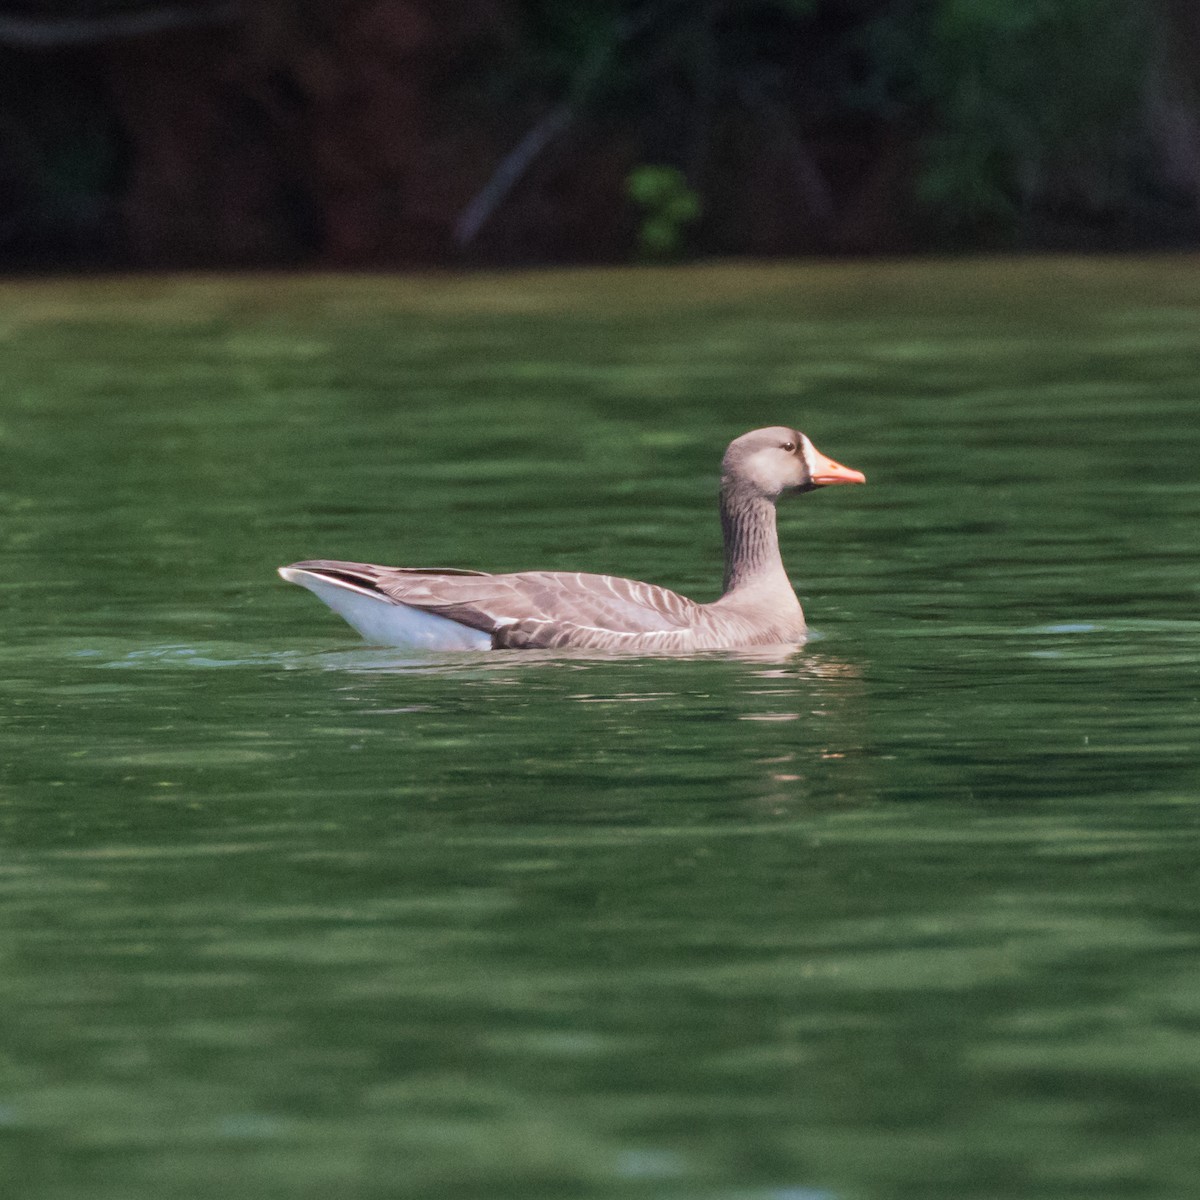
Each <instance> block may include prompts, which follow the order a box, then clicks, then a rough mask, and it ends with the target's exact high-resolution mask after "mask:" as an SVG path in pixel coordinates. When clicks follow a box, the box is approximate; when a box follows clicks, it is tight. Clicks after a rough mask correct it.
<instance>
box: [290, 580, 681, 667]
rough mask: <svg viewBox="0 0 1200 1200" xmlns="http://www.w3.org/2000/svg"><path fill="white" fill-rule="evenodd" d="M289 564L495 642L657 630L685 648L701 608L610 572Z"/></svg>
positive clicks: (668, 642) (668, 645) (666, 644)
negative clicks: (495, 571) (494, 571)
mask: <svg viewBox="0 0 1200 1200" xmlns="http://www.w3.org/2000/svg"><path fill="white" fill-rule="evenodd" d="M294 565H295V568H296V569H299V570H306V571H311V572H314V573H318V574H321V575H324V576H325V577H326V578H328V579H330V580H333V581H335V582H339V583H341V584H343V585H345V586H348V587H352V588H355V589H356V590H359V591H363V592H374V593H376V594H377V595H380V596H385V597H387V598H388V599H389V600H392V601H394V602H395V603H397V604H406V605H408V606H410V607H412V608H417V609H421V610H423V611H425V612H430V613H435V614H437V615H438V616H441V617H445V618H447V619H449V620H451V621H457V622H459V623H460V624H462V625H466V626H468V627H469V628H471V629H478V630H481V631H483V632H485V633H488V634H490V635H491V636H492V638H493V644H494V645H496V646H497V647H503V646H507V647H513V648H516V647H518V646H521V647H533V646H548V647H557V646H587V647H593V648H612V649H616V648H619V647H620V646H621V644H622V642H623V641H625V640H627V639H628V638H629V637H630V636H631V635H638V634H662V635H663V645H662V648H663V650H669V649H673V648H674V649H683V648H685V647H684V643H686V642H687V641H688V639H689V638H690V636H691V634H690V630H689V627H690V625H691V624H692V623H694V621H695V618H696V615H697V610H698V609H699V608H700V606H699V605H698V604H696V603H695V601H692V600H689V599H687V598H686V597H684V596H680V595H679V594H678V593H677V592H672V591H669V590H668V589H667V588H662V587H656V586H655V585H654V584H649V583H641V582H639V581H637V580H633V579H621V578H618V577H616V576H612V575H591V574H585V573H581V572H565V571H561V572H560V571H522V572H520V573H517V574H510V575H491V574H488V573H487V572H484V571H461V570H456V569H454V568H428V569H427V568H418V567H381V566H376V565H375V564H373V563H351V562H338V561H333V560H324V559H322V560H316V561H311V562H302V563H296V564H294ZM673 634H674V635H677V636H674V637H673V636H671V635H673ZM654 640H655V642H657V640H658V639H657V638H655V639H654ZM676 642H679V643H680V644H679V645H678V646H676V645H675V643H676Z"/></svg>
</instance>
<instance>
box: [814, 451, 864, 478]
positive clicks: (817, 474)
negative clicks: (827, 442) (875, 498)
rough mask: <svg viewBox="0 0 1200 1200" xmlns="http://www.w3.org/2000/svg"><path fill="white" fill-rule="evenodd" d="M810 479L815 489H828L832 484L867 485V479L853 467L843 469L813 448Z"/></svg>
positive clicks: (840, 465)
mask: <svg viewBox="0 0 1200 1200" xmlns="http://www.w3.org/2000/svg"><path fill="white" fill-rule="evenodd" d="M808 477H809V479H810V480H811V481H812V485H813V487H828V486H829V485H830V484H831V483H866V482H867V477H866V476H865V475H864V474H863V473H862V472H861V471H856V470H854V469H853V468H852V467H843V466H842V464H841V463H836V462H834V461H833V459H832V458H826V457H825V455H823V454H822V453H821V452H820V450H818V449H816V447H814V448H813V451H812V465H811V466H810V468H809V472H808Z"/></svg>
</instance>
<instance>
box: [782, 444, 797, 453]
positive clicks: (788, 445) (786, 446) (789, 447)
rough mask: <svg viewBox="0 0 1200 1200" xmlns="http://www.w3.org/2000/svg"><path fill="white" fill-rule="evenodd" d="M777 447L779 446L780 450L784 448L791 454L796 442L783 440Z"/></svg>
mask: <svg viewBox="0 0 1200 1200" xmlns="http://www.w3.org/2000/svg"><path fill="white" fill-rule="evenodd" d="M779 448H780V450H786V451H787V452H788V453H789V454H791V453H793V452H794V451H795V449H796V443H795V442H784V443H783V445H782V446H780V447H779Z"/></svg>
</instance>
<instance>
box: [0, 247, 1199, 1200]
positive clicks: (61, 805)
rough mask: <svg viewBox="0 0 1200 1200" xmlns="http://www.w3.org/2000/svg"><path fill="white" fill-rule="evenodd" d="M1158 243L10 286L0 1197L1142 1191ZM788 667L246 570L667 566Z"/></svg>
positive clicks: (1164, 315)
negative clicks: (784, 585) (344, 601)
mask: <svg viewBox="0 0 1200 1200" xmlns="http://www.w3.org/2000/svg"><path fill="white" fill-rule="evenodd" d="M1197 279H1200V274H1198V273H1197V263H1196V262H1194V261H1168V260H1164V261H1162V262H1157V263H1154V262H1150V263H1139V262H1124V263H1120V262H1088V261H1074V262H1068V261H1056V260H1044V261H1039V262H1026V263H1015V264H1014V263H1008V264H1003V263H979V262H966V263H947V264H927V265H905V264H895V265H888V266H841V267H811V268H770V269H765V270H759V269H749V268H738V267H728V268H703V269H694V270H690V271H689V270H680V271H676V272H662V273H657V272H642V273H636V274H623V273H620V272H610V273H600V274H594V275H593V274H571V273H564V274H551V275H545V276H528V277H526V276H511V277H505V278H477V279H472V280H453V279H443V278H429V279H424V280H421V279H416V280H407V281H395V280H388V279H382V278H372V279H345V278H343V279H336V280H324V279H312V278H297V279H274V280H272V279H265V280H259V279H241V280H222V279H194V280H157V281H102V282H91V283H75V284H72V283H47V284H37V283H27V284H6V285H3V286H0V366H2V370H3V380H4V384H3V392H2V395H0V462H2V466H3V470H2V474H0V517H2V519H0V547H2V550H3V554H2V559H0V561H2V562H3V575H2V577H0V587H2V589H3V595H4V598H5V601H6V604H5V637H4V639H3V644H2V648H0V718H2V720H3V725H2V727H0V728H2V732H3V737H4V753H3V758H2V763H0V840H2V845H3V853H2V856H0V1012H2V1013H3V1018H2V1020H0V1177H3V1178H4V1179H5V1180H7V1181H8V1182H7V1184H6V1186H5V1189H4V1191H5V1195H11V1196H13V1197H14V1198H15V1197H20V1198H21V1200H50V1198H53V1200H68V1198H70V1200H76V1198H78V1200H159V1198H161V1197H172V1198H173V1200H199V1198H200V1197H205V1198H207V1197H211V1196H215V1195H226V1196H231V1197H242V1196H246V1197H251V1196H252V1197H256V1198H258V1197H266V1198H275V1197H279V1198H282V1197H288V1198H295V1197H302V1198H308V1197H312V1198H314V1200H315V1198H317V1197H320V1198H322V1200H324V1198H326V1197H339V1198H348V1200H358V1198H360V1197H363V1198H366V1197H370V1198H374V1197H380V1198H383V1197H396V1196H403V1197H414V1198H417V1200H423V1198H430V1200H432V1198H435V1197H436V1198H438V1200H475V1198H479V1200H490V1198H492V1197H533V1196H544V1197H555V1198H558V1197H562V1198H566V1197H576V1196H587V1197H596V1198H599V1200H607V1198H610V1197H647V1198H655V1200H658V1198H662V1200H709V1198H712V1200H876V1198H893V1197H894V1198H905V1200H908V1198H912V1200H926V1198H930V1197H946V1198H955V1200H977V1198H978V1200H1002V1198H1011V1197H1046V1198H1051V1197H1053V1198H1059V1197H1079V1198H1081V1200H1082V1198H1086V1200H1105V1198H1117V1197H1120V1198H1122V1200H1124V1198H1130V1200H1132V1198H1143V1197H1178V1196H1183V1195H1190V1194H1192V1193H1193V1192H1194V1189H1195V1181H1196V1179H1197V1178H1198V1177H1200V1136H1198V1132H1200V1128H1198V1117H1197V1113H1198V1112H1200V770H1198V757H1200V753H1198V746H1200V686H1198V685H1200V611H1198V608H1200V603H1198V602H1200V554H1198V550H1200V546H1198V542H1200V399H1198V393H1200V283H1198V282H1197ZM773 423H790V424H796V425H798V426H799V427H800V428H802V429H804V430H806V431H807V432H808V433H809V434H810V435H811V436H812V438H813V440H814V441H815V442H816V444H817V445H818V446H819V447H820V448H821V449H823V450H824V451H825V452H826V453H828V454H830V455H832V456H833V457H835V458H837V459H839V460H840V461H842V462H845V463H848V464H850V465H852V466H855V467H858V468H861V469H862V470H864V471H865V472H866V473H867V475H868V478H869V480H870V483H869V485H868V486H867V487H865V488H841V489H830V490H829V491H826V492H821V493H818V494H815V495H812V496H808V497H803V498H801V499H798V500H795V501H792V502H790V503H786V504H785V505H784V506H783V508H782V524H781V528H782V540H783V544H784V549H785V558H786V560H787V563H788V566H789V568H790V570H791V573H792V575H793V578H794V579H795V581H796V583H797V588H798V591H799V593H800V595H801V597H802V599H803V601H804V603H805V606H806V609H807V611H808V616H809V620H810V623H811V624H812V625H813V627H814V629H815V630H816V632H817V634H818V636H817V637H816V638H815V639H814V640H813V641H812V642H810V643H809V645H808V646H807V647H805V648H804V649H801V650H799V651H797V652H796V653H794V654H791V655H782V656H781V655H755V654H725V655H722V654H709V655H704V656H702V657H697V658H676V659H629V658H625V659H622V658H607V659H606V658H603V657H588V656H580V655H575V656H571V655H559V656H555V655H548V654H541V653H534V654H529V655H521V654H519V653H513V652H510V653H498V654H493V655H469V654H460V655H457V656H454V655H446V656H441V657H426V658H419V657H413V656H405V655H404V654H403V653H402V652H400V651H396V650H391V651H389V650H376V649H371V648H368V647H365V646H363V645H362V643H360V642H359V641H358V640H357V639H356V637H355V635H354V634H353V633H352V632H351V631H350V630H349V629H348V628H347V627H346V626H344V625H342V624H341V623H340V622H339V621H338V619H337V618H336V617H334V616H333V615H332V614H330V613H329V612H328V611H327V610H325V609H324V608H323V606H321V605H320V604H319V603H318V602H317V601H316V600H315V599H314V598H313V597H312V596H310V595H308V594H307V593H305V592H302V591H300V590H299V589H295V588H289V587H287V586H286V585H284V584H282V583H281V582H279V581H278V580H277V579H276V578H275V576H274V573H273V572H274V567H275V566H276V565H277V564H279V563H286V562H289V561H292V560H295V559H298V558H306V557H318V556H322V557H324V556H328V557H340V558H351V559H367V560H373V561H383V562H389V561H393V562H397V563H410V564H420V565H427V564H445V565H460V566H476V567H483V568H487V569H495V570H505V569H516V568H521V567H548V568H570V569H575V568H581V569H587V570H594V571H613V572H618V573H621V574H627V575H632V576H634V577H637V578H643V579H650V580H653V581H656V582H661V583H665V584H668V585H670V586H673V587H677V588H679V589H681V590H683V591H685V592H687V593H688V594H691V595H694V596H696V597H697V598H699V599H707V598H710V597H711V596H712V595H713V594H714V590H715V587H716V585H717V584H718V583H719V576H720V546H719V530H718V527H717V523H716V519H715V510H714V504H713V493H714V489H715V483H716V464H717V461H718V458H719V456H720V453H721V450H722V449H723V447H724V445H725V443H726V442H727V441H728V440H729V439H730V438H731V437H733V436H734V435H736V434H738V433H740V432H742V431H744V430H746V429H749V428H752V427H755V426H758V425H764V424H773Z"/></svg>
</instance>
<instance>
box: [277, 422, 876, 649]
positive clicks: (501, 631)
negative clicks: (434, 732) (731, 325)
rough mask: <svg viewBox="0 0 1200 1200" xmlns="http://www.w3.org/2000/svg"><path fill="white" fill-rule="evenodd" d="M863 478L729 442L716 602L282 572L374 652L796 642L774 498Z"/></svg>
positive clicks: (592, 579)
mask: <svg viewBox="0 0 1200 1200" xmlns="http://www.w3.org/2000/svg"><path fill="white" fill-rule="evenodd" d="M865 482H866V477H865V476H864V475H863V474H862V472H861V471H852V470H851V469H850V468H849V467H843V466H841V465H840V464H838V463H835V462H834V461H833V460H832V459H829V458H826V457H825V455H823V454H821V453H820V451H818V450H817V448H816V447H815V446H814V445H813V444H812V442H810V441H809V440H808V438H807V437H805V436H804V434H802V433H799V432H797V431H796V430H794V429H786V428H784V427H782V426H772V427H771V428H770V429H755V430H754V431H752V432H751V433H744V434H742V436H741V437H740V438H737V439H735V440H734V441H733V442H731V443H730V445H729V449H728V450H726V451H725V457H724V459H723V460H722V462H721V528H722V530H723V532H724V535H725V586H724V591H723V593H722V595H721V597H720V599H718V600H714V601H713V602H712V603H711V604H698V603H696V601H694V600H689V599H687V598H686V597H685V596H680V595H679V594H678V593H676V592H672V591H668V590H667V589H666V588H661V587H656V586H655V585H654V584H651V583H638V582H636V581H635V580H632V579H621V578H618V577H616V576H613V575H586V574H582V573H577V572H566V571H521V572H518V573H516V574H509V575H492V574H489V573H488V572H486V571H461V570H456V569H453V568H448V567H436V568H430V569H425V568H421V567H377V566H373V565H372V564H370V563H355V562H337V561H334V560H330V559H316V560H313V561H311V562H298V563H293V564H292V565H291V566H290V567H280V568H279V574H280V575H282V576H283V578H284V579H286V580H288V582H289V583H298V584H300V586H301V587H306V588H308V590H309V591H311V592H314V593H315V594H316V595H317V596H318V597H319V598H320V599H321V600H323V601H324V602H325V603H326V604H328V605H329V607H330V608H332V609H333V611H334V612H336V613H338V614H340V615H341V616H342V617H344V618H345V619H346V620H347V621H348V622H349V623H350V624H351V625H353V626H354V628H355V629H357V630H358V631H359V633H361V634H362V635H363V637H365V638H366V639H367V640H368V641H369V642H374V643H376V644H378V645H388V646H405V647H409V648H413V649H426V650H492V649H495V650H500V649H505V650H509V649H512V650H523V649H531V648H535V647H562V646H578V647H584V648H587V649H593V650H627V651H634V652H636V653H643V654H647V653H648V654H653V653H656V652H662V653H673V654H674V653H680V652H684V653H686V652H688V651H692V650H721V649H727V648H732V647H737V646H761V645H779V644H784V643H795V642H801V641H803V640H804V613H803V612H802V611H801V609H800V602H799V600H797V599H796V593H795V592H794V591H793V590H792V585H791V583H790V582H789V581H788V577H787V573H786V572H785V571H784V569H783V560H782V559H781V558H780V556H779V538H778V535H777V533H776V530H775V501H776V500H777V499H778V498H779V497H780V496H781V495H784V494H786V493H796V494H798V493H801V492H808V491H812V490H813V489H814V488H819V487H825V486H826V485H828V484H833V483H865Z"/></svg>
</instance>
